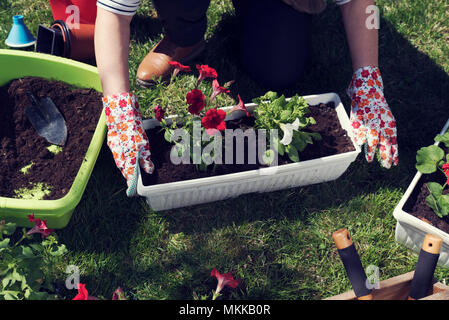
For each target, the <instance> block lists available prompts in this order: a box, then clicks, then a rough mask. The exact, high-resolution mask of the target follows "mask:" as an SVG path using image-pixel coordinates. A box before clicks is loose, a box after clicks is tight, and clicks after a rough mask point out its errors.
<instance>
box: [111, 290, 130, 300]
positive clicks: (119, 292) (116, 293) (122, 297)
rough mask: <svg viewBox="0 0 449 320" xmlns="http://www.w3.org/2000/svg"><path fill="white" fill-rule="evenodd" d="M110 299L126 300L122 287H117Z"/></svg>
mask: <svg viewBox="0 0 449 320" xmlns="http://www.w3.org/2000/svg"><path fill="white" fill-rule="evenodd" d="M112 300H127V299H126V297H125V293H124V292H123V289H122V288H120V287H118V288H117V289H115V291H114V293H113V294H112Z"/></svg>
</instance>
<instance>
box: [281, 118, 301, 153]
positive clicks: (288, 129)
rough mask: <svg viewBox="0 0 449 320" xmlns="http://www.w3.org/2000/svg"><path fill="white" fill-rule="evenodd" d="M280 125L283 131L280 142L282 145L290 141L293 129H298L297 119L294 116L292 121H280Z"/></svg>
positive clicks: (286, 144)
mask: <svg viewBox="0 0 449 320" xmlns="http://www.w3.org/2000/svg"><path fill="white" fill-rule="evenodd" d="M280 127H281V130H282V132H283V133H284V135H283V137H282V140H281V141H280V143H282V144H283V145H284V146H288V145H289V144H290V143H292V139H293V130H295V131H298V129H299V119H298V118H296V120H295V121H293V122H292V123H281V125H280Z"/></svg>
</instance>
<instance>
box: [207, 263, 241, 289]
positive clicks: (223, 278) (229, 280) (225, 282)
mask: <svg viewBox="0 0 449 320" xmlns="http://www.w3.org/2000/svg"><path fill="white" fill-rule="evenodd" d="M210 275H211V277H215V278H217V280H218V283H217V288H216V289H215V293H216V294H218V293H220V291H221V290H222V289H223V288H224V287H229V288H232V289H235V288H236V287H237V286H238V285H239V281H238V280H236V279H234V277H233V276H232V274H230V273H223V274H221V273H220V272H219V271H218V270H217V269H215V268H213V269H212V271H211V273H210Z"/></svg>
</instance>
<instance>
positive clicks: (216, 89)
mask: <svg viewBox="0 0 449 320" xmlns="http://www.w3.org/2000/svg"><path fill="white" fill-rule="evenodd" d="M212 88H213V89H214V91H213V92H212V94H211V96H210V101H213V100H214V99H215V97H216V96H218V95H219V94H221V93H229V92H230V91H229V89H226V88H225V87H222V86H220V84H219V83H218V80H217V79H214V81H212Z"/></svg>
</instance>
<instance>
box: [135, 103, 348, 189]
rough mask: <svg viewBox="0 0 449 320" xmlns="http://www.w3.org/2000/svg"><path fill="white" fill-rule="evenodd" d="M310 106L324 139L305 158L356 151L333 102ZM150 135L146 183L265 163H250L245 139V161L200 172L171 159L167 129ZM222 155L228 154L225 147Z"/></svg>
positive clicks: (240, 124)
mask: <svg viewBox="0 0 449 320" xmlns="http://www.w3.org/2000/svg"><path fill="white" fill-rule="evenodd" d="M309 109H310V114H309V115H310V116H312V117H314V118H315V120H316V124H315V125H312V126H309V127H308V128H307V131H309V132H318V133H320V134H321V136H322V140H321V141H315V142H314V143H313V144H311V145H308V146H307V147H306V148H305V149H304V151H303V152H301V153H300V154H299V158H300V160H301V161H306V160H310V159H316V158H321V157H325V156H330V155H335V154H339V153H345V152H349V151H354V150H355V149H354V146H353V144H352V142H351V139H350V138H349V137H348V136H347V133H346V131H345V130H344V129H343V128H342V127H341V125H340V122H339V120H338V117H337V112H336V111H335V106H334V104H333V103H332V102H331V103H329V104H327V105H326V104H320V105H317V106H310V107H309ZM253 125H254V118H253V117H250V118H248V117H243V118H241V119H238V120H230V121H227V122H226V128H227V129H242V130H243V131H244V130H245V129H248V128H252V127H253ZM147 135H148V139H149V141H150V148H151V151H152V158H151V159H152V161H153V163H154V165H155V168H156V170H155V172H154V173H153V174H152V175H147V174H145V173H144V174H143V175H142V182H143V184H144V185H145V186H148V185H155V184H161V183H169V182H175V181H182V180H190V179H197V178H204V177H211V176H219V175H223V174H230V173H236V172H242V171H248V170H255V169H259V168H260V167H263V166H264V165H263V164H260V163H256V164H251V163H248V157H247V149H248V148H247V139H245V140H244V141H245V156H244V159H245V162H244V163H243V164H235V163H236V161H234V162H233V163H234V164H219V165H216V166H215V170H212V169H211V168H212V167H213V165H212V166H209V168H208V170H207V171H199V170H198V169H197V168H196V165H194V164H180V165H176V164H173V163H172V162H171V161H170V151H171V148H172V146H173V145H172V144H171V143H168V142H167V141H166V140H165V139H164V136H163V132H161V128H160V127H158V128H154V129H150V130H148V131H147ZM223 146H224V142H223ZM235 149H236V146H235V143H234V152H233V153H234V157H235V155H236V150H235ZM222 154H223V157H224V154H225V152H224V150H223V153H222ZM287 163H292V161H291V160H290V159H289V158H288V156H287V155H284V156H280V157H279V159H278V164H279V165H282V164H287Z"/></svg>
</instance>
